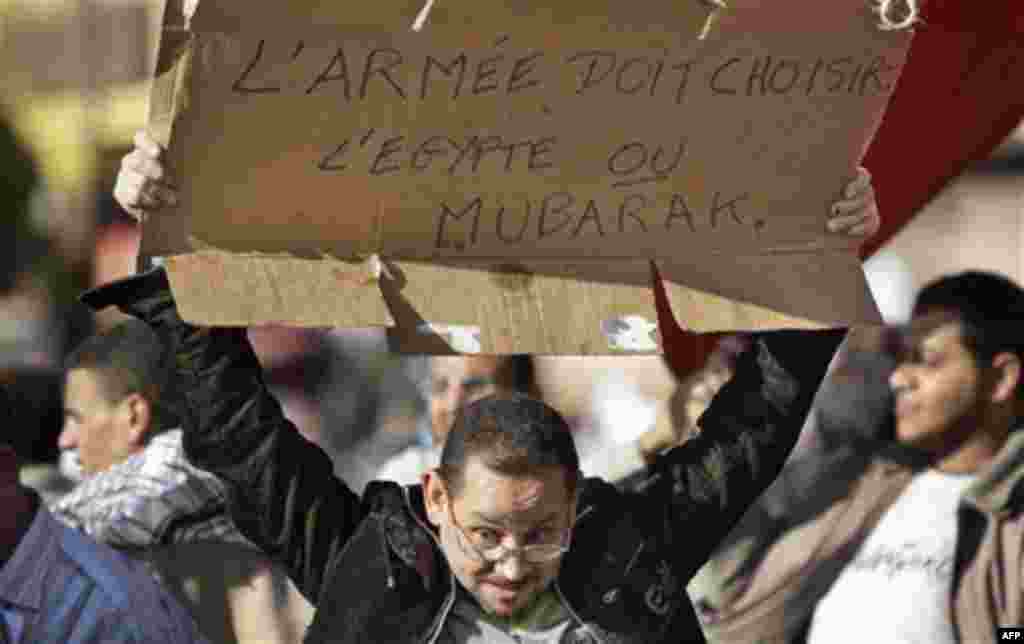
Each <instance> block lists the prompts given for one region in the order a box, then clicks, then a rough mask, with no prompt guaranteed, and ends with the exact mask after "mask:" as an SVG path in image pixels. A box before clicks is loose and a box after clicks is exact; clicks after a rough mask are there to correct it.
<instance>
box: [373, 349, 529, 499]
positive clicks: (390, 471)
mask: <svg viewBox="0 0 1024 644" xmlns="http://www.w3.org/2000/svg"><path fill="white" fill-rule="evenodd" d="M429 380H430V381H429V383H428V385H427V390H428V393H427V400H428V414H429V419H430V426H429V431H424V432H420V433H419V434H418V436H417V439H418V440H417V444H415V445H412V446H410V447H408V448H406V449H404V450H402V452H400V453H399V454H397V455H395V456H393V457H392V458H390V459H389V460H388V461H387V462H386V463H384V465H383V466H381V468H380V470H379V471H378V472H377V476H376V478H378V479H381V480H385V481H395V482H396V483H400V484H402V485H414V484H416V483H419V482H421V480H422V478H423V474H425V473H426V472H427V471H428V470H430V469H432V468H435V467H437V466H438V465H440V463H441V447H442V446H443V445H444V440H445V438H446V437H447V436H448V432H449V431H451V428H452V423H453V422H454V419H455V414H456V412H457V411H458V410H459V408H460V407H462V406H463V405H465V404H468V403H471V402H473V401H474V400H479V399H480V398H483V397H485V396H489V395H492V394H495V393H511V392H519V393H522V394H525V395H527V396H532V397H534V398H539V397H540V388H539V386H538V385H537V378H536V367H535V365H534V362H533V358H532V357H531V356H528V355H512V356H438V357H434V358H431V359H430V379H429Z"/></svg>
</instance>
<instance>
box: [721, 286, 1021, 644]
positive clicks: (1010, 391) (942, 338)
mask: <svg viewBox="0 0 1024 644" xmlns="http://www.w3.org/2000/svg"><path fill="white" fill-rule="evenodd" d="M1022 328H1024V290H1022V289H1021V288H1020V287H1019V286H1018V285H1016V284H1014V283H1012V282H1011V281H1009V280H1008V279H1006V278H1004V277H1002V276H998V275H995V274H992V273H984V272H975V271H972V272H965V273H960V274H956V275H952V276H948V277H944V278H941V279H939V280H936V281H935V282H932V283H931V284H929V285H927V286H926V287H925V288H924V289H923V290H922V291H921V293H920V294H919V295H918V297H917V300H916V302H915V305H914V310H913V317H912V320H911V323H910V325H909V327H908V328H907V329H906V332H905V334H904V336H903V337H904V340H905V342H904V349H905V350H904V352H903V353H902V354H901V356H900V359H899V364H898V367H897V368H896V369H895V371H894V372H893V373H892V375H891V376H890V378H889V384H890V386H891V388H892V391H893V393H894V396H895V398H894V410H895V427H894V437H895V441H894V442H891V443H890V445H889V446H888V447H887V448H885V449H877V450H873V451H871V452H868V453H867V455H866V456H865V452H863V451H859V452H858V453H857V454H859V455H860V457H859V458H857V457H852V458H839V459H836V460H834V462H833V463H832V464H830V466H828V467H823V468H821V470H820V474H819V476H818V477H817V479H816V480H814V481H812V482H810V483H806V484H804V485H805V489H807V490H815V491H816V492H815V494H814V496H813V497H811V496H809V495H807V494H804V495H803V496H804V498H803V499H795V502H794V503H792V504H790V505H789V506H788V507H781V508H777V509H776V510H775V512H773V513H770V514H771V515H772V516H769V513H763V516H762V518H761V520H760V521H759V522H758V524H759V530H758V531H756V532H755V531H749V532H748V536H749V537H751V538H752V539H753V542H750V541H748V542H747V543H746V544H745V545H744V547H743V548H735V547H732V548H728V549H726V550H725V551H723V552H720V553H718V554H717V555H716V556H715V558H714V560H713V566H714V567H715V568H716V570H715V573H716V574H715V576H714V578H713V579H712V580H710V581H711V584H712V586H711V589H710V592H709V593H708V596H707V597H705V598H703V601H704V602H705V604H706V606H705V608H706V610H705V611H704V613H705V614H704V617H705V622H704V623H705V626H706V630H707V633H708V635H709V637H710V639H712V640H713V641H715V642H750V641H755V640H758V641H765V642H795V641H808V642H811V643H812V644H816V643H818V642H837V641H838V642H843V641H850V642H852V641H858V642H864V641H900V642H930V643H931V642H940V643H941V642H985V641H992V639H993V638H994V637H995V633H996V629H997V627H1000V626H1013V625H1020V624H1022V623H1024V605H1022V604H1021V602H1020V598H1021V597H1022V596H1024V583H1022V578H1021V572H1022V571H1021V567H1020V561H1021V556H1022V550H1024V539H1021V533H1022V531H1024V519H1022V514H1021V510H1022V501H1021V499H1022V498H1024V497H1022V495H1021V492H1022V491H1024V465H1022V463H1024V457H1022V455H1024V432H1019V431H1016V430H1017V429H1019V428H1020V418H1021V411H1022V409H1024V408H1022V400H1024V384H1022V377H1021V363H1022V360H1024V334H1022V333H1021V329H1022ZM857 454H855V455H854V456H856V455H857ZM744 521H746V519H745V520H744ZM706 581H707V580H706Z"/></svg>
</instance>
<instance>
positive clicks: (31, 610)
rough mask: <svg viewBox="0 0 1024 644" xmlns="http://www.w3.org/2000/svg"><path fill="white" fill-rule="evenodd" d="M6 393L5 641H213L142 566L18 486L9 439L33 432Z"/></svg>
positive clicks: (2, 404) (0, 595) (2, 457)
mask: <svg viewBox="0 0 1024 644" xmlns="http://www.w3.org/2000/svg"><path fill="white" fill-rule="evenodd" d="M13 413H14V410H13V409H11V408H10V406H9V405H8V404H7V397H6V394H5V392H4V390H3V389H0V415H2V417H3V418H4V419H6V420H5V423H4V425H3V427H4V428H5V431H4V432H3V435H0V642H4V643H7V642H10V643H12V644H14V643H17V642H32V643H33V644H50V643H52V644H63V643H65V642H103V643H104V644H117V643H118V642H123V643H125V644H128V643H132V644H135V643H137V642H147V643H149V644H161V643H163V644H188V643H189V642H202V643H205V642H207V640H206V639H204V638H203V636H202V635H200V634H199V632H198V630H197V629H196V627H195V624H194V622H193V621H192V618H191V617H190V616H189V614H188V612H187V611H186V610H185V609H184V608H182V607H181V606H180V605H179V604H178V602H177V600H175V599H174V597H172V596H171V595H170V594H169V593H167V591H165V590H164V589H163V588H161V587H160V585H159V584H157V583H156V582H155V581H154V580H153V579H152V578H151V577H150V576H149V574H148V573H147V572H146V571H145V569H144V568H142V566H141V564H138V563H136V562H133V561H131V560H130V559H128V558H126V557H124V556H122V555H120V554H119V553H117V552H115V551H114V550H112V549H110V548H108V547H106V546H103V545H101V544H98V543H96V542H95V541H93V540H92V539H89V538H88V537H86V536H84V535H82V534H81V533H79V532H77V531H75V530H71V529H69V528H67V527H65V526H63V525H61V524H60V523H59V522H58V521H56V520H54V518H53V516H52V515H51V514H50V513H49V511H47V509H46V508H45V507H44V506H43V505H42V504H41V502H40V499H39V497H38V495H36V494H35V493H34V492H33V491H31V490H30V489H28V488H25V487H22V485H21V484H20V483H19V481H18V466H19V457H18V454H17V452H15V450H14V449H13V448H11V447H10V446H9V445H8V442H9V441H8V439H7V435H9V434H11V433H15V432H21V431H27V430H30V429H31V428H28V427H24V426H22V425H21V424H20V423H19V422H18V419H17V417H15V416H14V415H13Z"/></svg>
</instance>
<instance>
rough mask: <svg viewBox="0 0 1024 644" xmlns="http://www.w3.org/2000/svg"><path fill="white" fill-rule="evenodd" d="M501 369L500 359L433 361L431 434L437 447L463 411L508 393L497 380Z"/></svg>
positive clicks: (431, 367)
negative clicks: (469, 405) (504, 391)
mask: <svg viewBox="0 0 1024 644" xmlns="http://www.w3.org/2000/svg"><path fill="white" fill-rule="evenodd" d="M500 365H501V362H500V358H498V357H496V356H466V357H463V356H458V357H455V356H445V357H437V358H433V359H432V360H431V361H430V372H431V373H430V377H431V382H430V430H431V433H432V434H433V436H434V442H435V444H438V445H440V444H441V443H443V442H444V439H445V437H447V436H448V432H449V431H450V430H451V428H452V423H453V422H454V421H455V412H456V411H458V409H459V407H461V406H462V405H468V404H469V403H471V402H473V401H474V400H477V399H480V398H483V397H484V396H489V395H491V394H494V393H498V392H499V391H503V390H504V389H505V388H504V387H503V386H501V385H500V384H499V383H498V381H497V379H496V377H497V373H498V367H499V366H500Z"/></svg>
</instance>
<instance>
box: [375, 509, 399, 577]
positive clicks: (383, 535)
mask: <svg viewBox="0 0 1024 644" xmlns="http://www.w3.org/2000/svg"><path fill="white" fill-rule="evenodd" d="M377 532H378V533H379V534H380V539H381V542H382V543H381V545H383V546H384V568H385V569H387V576H388V588H389V589H391V590H394V589H395V573H394V570H392V568H391V548H390V547H389V546H388V535H387V532H386V531H385V530H384V525H383V524H382V523H381V522H380V521H378V522H377Z"/></svg>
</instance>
